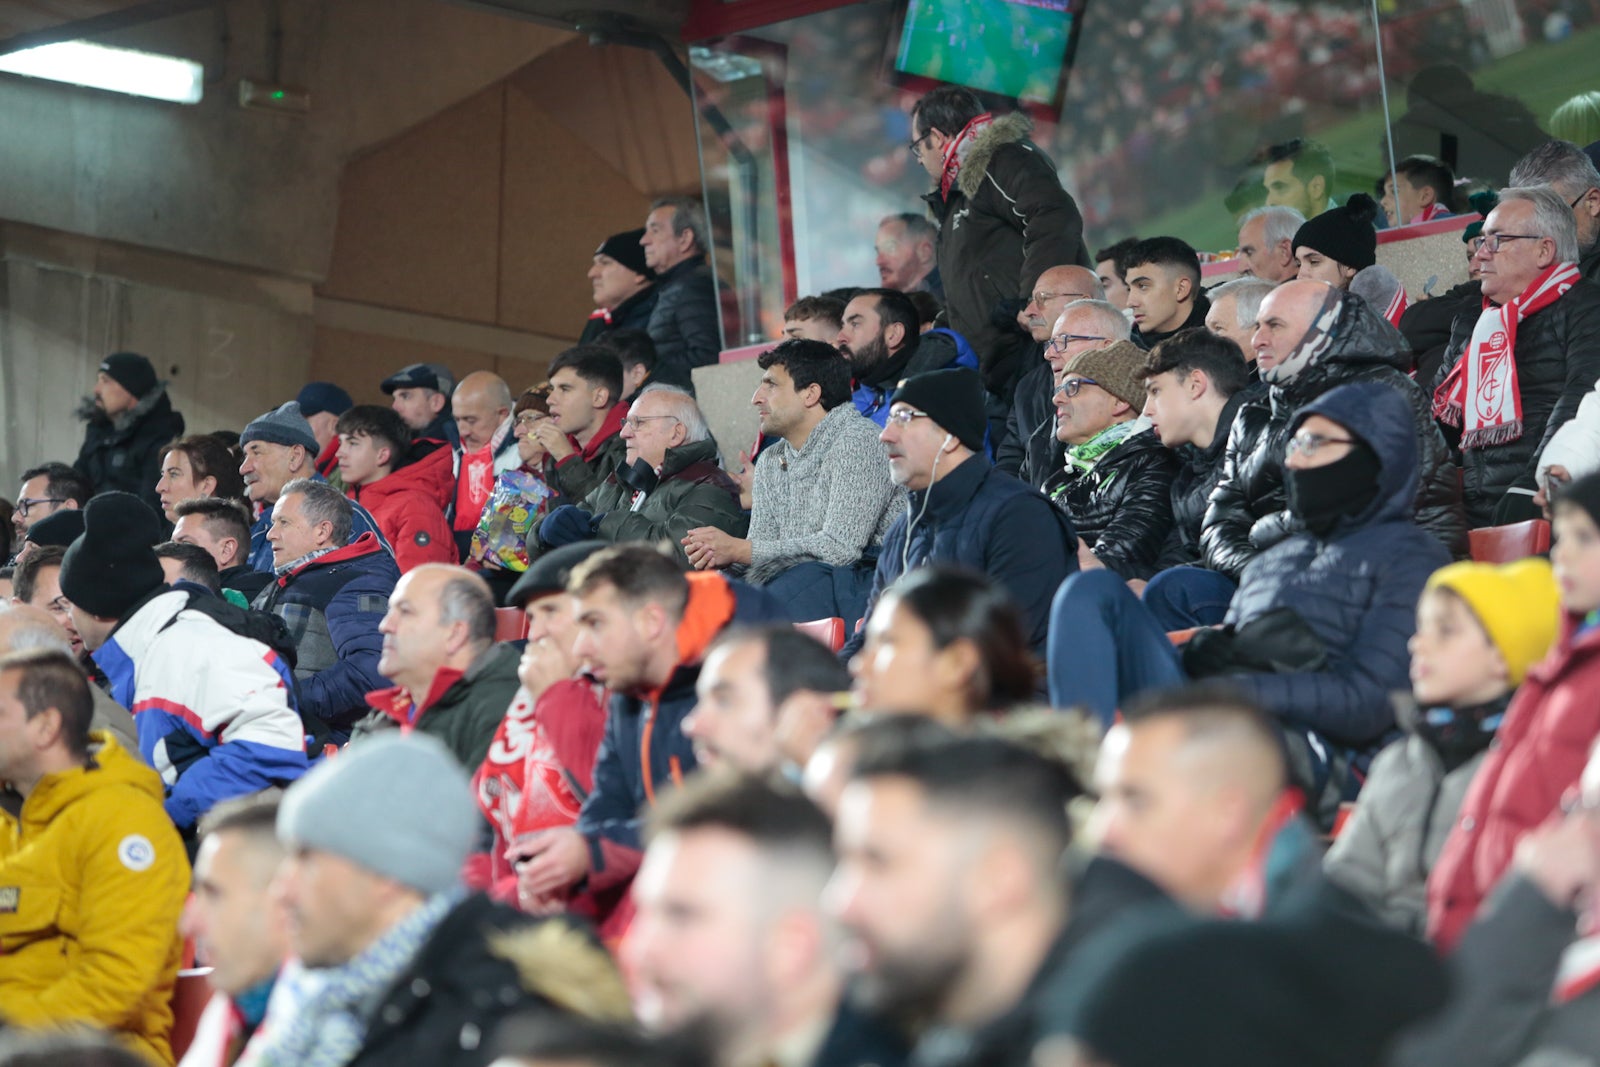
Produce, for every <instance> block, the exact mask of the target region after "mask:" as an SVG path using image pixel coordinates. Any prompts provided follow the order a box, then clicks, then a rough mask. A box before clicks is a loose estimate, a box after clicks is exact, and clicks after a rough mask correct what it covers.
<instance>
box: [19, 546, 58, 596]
mask: <svg viewBox="0 0 1600 1067" xmlns="http://www.w3.org/2000/svg"><path fill="white" fill-rule="evenodd" d="M66 555H67V550H66V548H65V547H63V546H61V545H35V546H33V551H32V552H29V553H28V558H27V559H25V560H23V561H22V562H21V563H18V564H17V567H16V570H15V571H13V572H12V574H11V595H12V596H14V597H16V598H17V599H18V600H20V601H22V602H23V603H24V604H28V603H32V601H33V594H34V593H36V592H38V589H37V586H38V584H39V572H40V571H42V570H43V569H44V568H46V567H59V566H61V561H62V559H64V558H65V557H66Z"/></svg>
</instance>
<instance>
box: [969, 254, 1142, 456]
mask: <svg viewBox="0 0 1600 1067" xmlns="http://www.w3.org/2000/svg"><path fill="white" fill-rule="evenodd" d="M1104 299H1105V290H1104V289H1102V288H1101V287H1100V280H1099V279H1098V278H1096V277H1095V275H1094V272H1093V271H1091V270H1090V269H1089V268H1088V267H1078V266H1064V267H1051V268H1050V269H1049V270H1047V271H1045V272H1044V273H1043V274H1041V275H1039V280H1038V281H1037V282H1035V283H1034V287H1033V292H1032V294H1031V295H1030V296H1029V298H1028V304H1027V306H1026V307H1024V308H1023V309H1022V316H1021V321H1022V323H1023V325H1025V326H1026V327H1027V329H1028V336H1030V337H1032V338H1033V341H1034V344H1035V345H1037V346H1038V354H1039V355H1040V356H1042V357H1043V358H1042V359H1037V360H1034V361H1033V366H1031V367H1030V368H1028V370H1027V372H1026V373H1024V374H1023V376H1022V380H1021V381H1019V382H1017V395H1016V397H1015V399H1013V400H1012V401H1011V411H1010V413H1009V414H1008V415H1007V416H1006V435H1005V440H1004V441H1002V442H1001V444H1000V447H999V448H998V449H997V450H996V452H995V457H994V465H995V466H996V467H998V468H1000V469H1001V470H1003V471H1005V472H1006V473H1007V474H1010V475H1015V476H1019V477H1020V472H1021V470H1022V467H1023V465H1024V464H1025V463H1026V462H1027V460H1028V458H1029V455H1030V452H1033V451H1037V452H1040V453H1042V455H1041V457H1040V458H1041V459H1043V460H1044V461H1045V462H1048V461H1049V453H1050V447H1049V441H1047V440H1041V441H1039V442H1035V441H1034V439H1033V433H1034V431H1036V430H1038V429H1039V427H1040V426H1042V425H1044V424H1045V423H1046V422H1048V421H1050V420H1051V419H1052V418H1054V416H1055V412H1054V411H1053V410H1052V409H1051V404H1050V398H1051V396H1052V395H1054V393H1055V387H1056V385H1055V379H1056V377H1057V375H1058V374H1059V373H1060V371H1061V365H1060V361H1059V360H1058V359H1056V358H1055V350H1054V349H1053V348H1052V346H1051V344H1050V338H1051V336H1052V333H1053V331H1054V328H1055V324H1056V320H1057V319H1059V318H1060V317H1061V312H1062V311H1064V310H1065V309H1066V307H1067V305H1068V304H1072V303H1076V302H1077V301H1079V300H1104ZM1126 332H1127V331H1126V330H1125V329H1124V330H1122V331H1120V332H1119V333H1118V334H1117V335H1114V336H1113V337H1108V338H1106V339H1105V342H1104V343H1106V344H1109V343H1110V342H1111V341H1112V340H1115V339H1116V338H1117V337H1118V336H1122V335H1125V334H1126ZM1070 343H1071V342H1069V344H1070Z"/></svg>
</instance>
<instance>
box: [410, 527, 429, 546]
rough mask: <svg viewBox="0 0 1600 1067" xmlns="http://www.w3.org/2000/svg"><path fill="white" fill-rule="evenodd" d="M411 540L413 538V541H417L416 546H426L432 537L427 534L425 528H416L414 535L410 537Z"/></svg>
mask: <svg viewBox="0 0 1600 1067" xmlns="http://www.w3.org/2000/svg"><path fill="white" fill-rule="evenodd" d="M411 540H413V541H415V542H416V543H417V547H418V548H426V547H427V546H428V543H429V542H430V541H432V540H433V538H431V537H429V536H428V531H427V530H418V531H417V532H416V535H415V536H413V537H412V538H411Z"/></svg>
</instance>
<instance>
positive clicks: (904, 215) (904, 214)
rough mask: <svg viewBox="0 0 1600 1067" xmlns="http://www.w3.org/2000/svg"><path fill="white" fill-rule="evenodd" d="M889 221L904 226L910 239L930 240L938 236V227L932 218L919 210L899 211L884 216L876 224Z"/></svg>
mask: <svg viewBox="0 0 1600 1067" xmlns="http://www.w3.org/2000/svg"><path fill="white" fill-rule="evenodd" d="M890 222H898V223H899V224H900V225H902V226H904V227H905V228H906V236H907V237H910V238H911V239H912V240H916V241H930V242H931V241H934V240H936V239H937V238H938V236H939V227H937V226H935V225H934V224H933V220H932V219H930V218H928V216H927V215H925V214H923V213H922V212H920V211H901V212H899V213H897V214H894V215H889V216H887V217H885V218H884V219H883V221H881V222H879V223H878V225H879V226H883V225H885V224H887V223H890Z"/></svg>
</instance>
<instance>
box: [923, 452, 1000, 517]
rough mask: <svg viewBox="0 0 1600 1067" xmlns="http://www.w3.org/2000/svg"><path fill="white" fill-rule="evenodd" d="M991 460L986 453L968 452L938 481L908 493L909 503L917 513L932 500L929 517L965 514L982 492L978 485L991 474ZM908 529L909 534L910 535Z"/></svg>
mask: <svg viewBox="0 0 1600 1067" xmlns="http://www.w3.org/2000/svg"><path fill="white" fill-rule="evenodd" d="M989 470H990V467H989V461H988V460H987V459H985V458H984V457H983V456H980V455H978V454H977V453H973V454H972V455H971V456H968V457H967V458H966V460H965V461H963V462H962V463H961V465H960V466H958V467H956V468H955V469H954V470H952V471H951V472H950V473H949V474H946V475H945V476H944V477H943V478H940V479H939V480H938V481H936V482H934V483H933V484H932V485H930V486H928V488H926V489H923V490H921V491H920V492H916V493H908V494H907V495H906V506H907V507H908V508H910V509H911V513H912V514H916V512H917V511H919V510H920V509H921V508H922V502H923V500H925V499H926V500H927V502H928V517H929V518H931V519H933V520H934V521H935V522H943V521H945V520H947V519H950V518H953V517H955V516H958V515H961V514H962V513H963V512H965V511H966V510H967V508H968V507H969V506H970V505H971V504H972V498H973V497H975V496H977V495H978V489H979V487H981V486H982V485H983V482H984V479H986V478H987V477H988V476H989ZM910 532H911V531H910V530H907V531H906V533H907V536H909V535H910Z"/></svg>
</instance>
